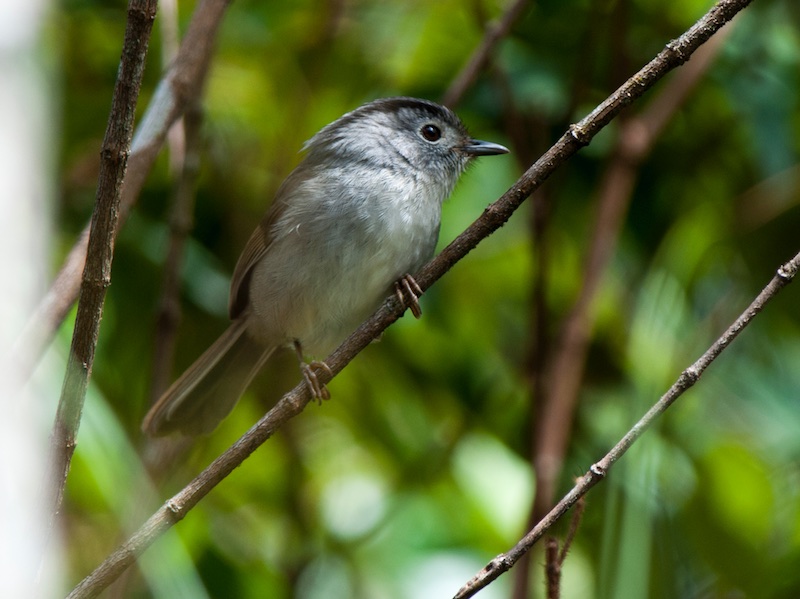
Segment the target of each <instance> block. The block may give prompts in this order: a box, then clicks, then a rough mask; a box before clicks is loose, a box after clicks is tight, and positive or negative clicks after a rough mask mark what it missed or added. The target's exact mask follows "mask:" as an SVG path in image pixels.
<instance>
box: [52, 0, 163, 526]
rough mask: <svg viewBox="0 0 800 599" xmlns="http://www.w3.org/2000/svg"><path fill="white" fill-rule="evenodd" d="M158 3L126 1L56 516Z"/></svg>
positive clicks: (64, 411) (57, 434)
mask: <svg viewBox="0 0 800 599" xmlns="http://www.w3.org/2000/svg"><path fill="white" fill-rule="evenodd" d="M157 6H158V2H157V0H130V3H129V4H128V20H127V25H126V27H125V39H124V42H123V47H122V57H121V59H120V67H119V73H118V75H117V81H116V84H115V85H114V95H113V97H112V100H111V113H110V115H109V119H108V126H107V128H106V133H105V137H104V139H103V145H102V149H101V151H100V156H101V162H100V175H99V177H98V183H97V196H96V200H95V208H94V212H93V213H92V222H91V228H90V232H89V238H88V253H87V259H86V268H85V269H84V271H83V281H82V283H81V289H80V301H79V302H78V315H77V318H76V320H75V332H74V334H73V337H72V347H71V350H70V353H69V359H68V361H67V371H66V375H65V377H64V386H63V388H62V391H61V399H60V401H59V404H58V410H57V412H56V421H55V425H54V427H53V436H52V438H51V453H52V468H53V471H52V473H51V474H52V477H53V478H52V481H51V485H52V492H53V494H54V496H53V503H52V506H51V507H52V513H53V515H55V514H56V513H57V512H58V510H59V508H60V506H61V498H62V495H63V491H64V485H65V484H66V480H67V474H68V472H69V466H70V462H71V460H72V454H73V452H74V450H75V439H76V437H77V435H78V426H79V425H80V418H81V413H82V412H83V402H84V399H85V397H86V388H87V386H88V384H89V376H90V375H91V372H92V363H93V362H94V352H95V347H96V345H97V337H98V333H99V331H100V319H101V318H102V315H103V302H104V301H105V296H106V289H107V288H108V286H109V285H110V284H111V263H112V260H113V257H114V240H115V238H116V234H117V222H118V219H119V204H120V198H121V195H122V191H121V190H122V181H123V179H124V178H125V170H126V166H127V163H128V154H129V152H130V146H131V137H132V135H133V118H134V114H135V111H136V102H137V100H138V98H139V89H140V87H141V83H142V74H143V73H144V65H145V58H146V57H147V48H148V44H149V41H150V32H151V30H152V28H153V21H154V20H155V17H156V7H157Z"/></svg>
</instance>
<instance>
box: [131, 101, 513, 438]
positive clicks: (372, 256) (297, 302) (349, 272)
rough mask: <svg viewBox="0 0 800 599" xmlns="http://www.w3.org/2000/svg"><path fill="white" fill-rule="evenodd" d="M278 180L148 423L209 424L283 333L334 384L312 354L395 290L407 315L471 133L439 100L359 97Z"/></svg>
mask: <svg viewBox="0 0 800 599" xmlns="http://www.w3.org/2000/svg"><path fill="white" fill-rule="evenodd" d="M303 151H304V153H305V155H304V158H303V159H302V160H301V161H300V163H299V164H298V166H297V167H296V168H295V169H294V170H293V171H292V172H291V173H290V174H289V175H288V177H287V178H286V179H285V181H284V182H283V183H282V184H281V186H280V187H279V189H278V191H277V192H276V194H275V197H274V199H273V201H272V203H271V205H270V207H269V209H268V210H267V212H266V214H265V216H264V218H263V220H262V221H261V223H260V224H259V225H258V227H257V228H256V230H255V231H254V232H253V234H252V236H251V237H250V239H249V241H248V242H247V244H246V245H245V247H244V250H243V251H242V254H241V256H240V258H239V260H238V262H237V264H236V267H235V268H234V271H233V276H232V279H231V287H230V296H229V303H228V313H229V316H230V319H231V323H230V325H229V326H228V328H227V329H226V330H225V331H224V332H223V333H222V335H221V336H220V337H219V338H218V339H217V340H216V341H215V342H214V343H213V344H212V345H211V346H210V347H209V348H208V349H207V350H206V351H205V352H204V353H203V354H202V355H201V356H200V357H199V358H198V359H197V360H196V361H195V362H194V364H192V365H191V366H190V367H189V368H188V369H187V370H186V371H185V372H184V373H183V374H182V375H181V376H180V377H179V378H178V379H177V380H176V381H175V382H174V383H173V384H172V385H171V386H170V387H169V388H168V389H167V391H166V392H164V394H163V395H162V396H161V397H160V398H159V399H158V401H157V402H156V403H155V404H154V405H153V406H152V408H151V409H150V410H149V412H148V413H147V415H146V416H145V418H144V421H143V423H142V429H143V431H144V432H145V433H146V434H148V435H151V436H162V435H166V434H170V433H173V432H180V433H182V434H184V435H192V436H194V435H201V434H207V433H210V432H211V431H213V430H214V429H215V428H216V426H217V425H218V424H219V423H220V422H221V421H222V420H223V419H224V418H225V417H226V416H227V415H228V414H229V413H230V412H231V410H232V409H233V407H234V406H235V404H236V403H237V401H238V400H239V398H240V396H241V395H242V394H243V393H244V392H245V390H246V389H247V387H248V385H249V384H250V382H251V381H252V379H253V377H254V376H255V375H256V374H257V373H258V371H259V370H260V369H261V368H262V367H263V365H264V363H265V362H266V361H267V360H268V359H269V358H270V356H271V355H272V354H273V352H274V351H275V350H276V348H278V347H282V346H288V347H291V348H294V350H295V352H296V354H297V356H298V360H299V362H300V369H301V373H302V375H303V378H304V379H305V381H306V383H307V384H308V386H309V388H310V390H311V394H312V396H314V397H316V398H319V399H327V398H328V397H329V392H328V390H327V388H326V387H325V386H324V385H321V384H320V383H319V381H318V380H317V372H320V371H321V370H322V371H325V370H327V371H329V369H328V367H327V365H326V364H325V363H324V362H321V361H312V362H310V363H307V362H306V361H305V357H306V356H307V355H309V356H327V355H328V353H329V352H330V351H332V350H333V349H335V348H336V347H337V346H338V345H339V344H340V343H341V342H342V341H344V339H346V337H347V336H348V335H349V334H350V333H352V332H353V331H354V330H355V329H356V328H357V326H358V325H359V324H360V323H361V322H362V321H363V320H365V319H366V318H367V317H368V316H369V315H370V314H372V313H373V312H374V311H375V310H376V309H377V308H378V306H379V305H380V303H381V302H382V301H383V300H384V299H385V298H386V297H387V296H388V295H390V294H391V293H396V294H397V295H398V296H399V297H400V299H401V300H403V301H404V303H405V305H406V306H407V307H408V308H410V309H411V311H412V312H413V313H414V315H415V316H416V317H419V315H420V313H421V311H420V309H419V304H418V301H417V298H418V296H420V295H421V293H422V291H421V289H420V288H419V286H418V285H417V284H416V282H415V281H414V279H413V276H412V273H415V272H417V271H418V270H419V269H420V268H421V267H422V266H423V265H424V264H425V263H426V262H428V261H429V260H430V259H431V258H432V257H433V254H434V250H435V247H436V243H437V240H438V236H439V229H440V222H441V209H442V204H443V202H444V201H445V200H446V199H447V198H448V197H449V196H450V194H451V192H452V191H453V188H454V187H455V185H456V182H457V181H458V179H459V177H460V175H461V174H462V173H463V172H464V170H465V169H466V167H467V165H468V164H469V163H470V162H471V161H472V160H473V159H474V158H476V157H479V156H491V155H497V154H505V153H507V152H508V149H507V148H505V147H504V146H502V145H500V144H497V143H492V142H487V141H482V140H478V139H474V138H472V137H471V136H470V134H469V133H468V131H467V128H466V127H465V125H464V124H463V123H462V121H461V120H460V119H459V117H458V116H457V115H456V114H455V113H454V112H453V111H452V110H450V109H449V108H446V107H445V106H442V105H440V104H437V103H435V102H432V101H429V100H424V99H419V98H411V97H392V98H382V99H378V100H374V101H371V102H368V103H366V104H364V105H362V106H360V107H358V108H356V109H355V110H352V111H351V112H348V113H347V114H345V115H343V116H342V117H340V118H339V119H337V120H335V121H334V122H332V123H330V124H329V125H327V126H325V127H323V128H322V129H321V130H320V131H319V132H318V133H316V134H315V135H314V136H313V137H312V138H311V139H309V140H308V141H307V142H306V143H305V145H304V146H303Z"/></svg>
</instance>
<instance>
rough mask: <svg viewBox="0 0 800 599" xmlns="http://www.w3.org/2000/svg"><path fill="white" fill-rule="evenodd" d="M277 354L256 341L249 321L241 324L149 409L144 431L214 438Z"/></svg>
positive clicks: (213, 345)
mask: <svg viewBox="0 0 800 599" xmlns="http://www.w3.org/2000/svg"><path fill="white" fill-rule="evenodd" d="M273 351H275V348H274V347H269V348H264V347H263V346H262V345H259V344H258V343H256V342H255V341H253V340H252V339H251V338H250V336H249V335H248V334H247V333H246V331H245V319H243V318H241V319H237V320H236V321H234V322H233V323H232V324H231V326H229V327H228V329H227V330H226V331H225V332H224V333H222V335H221V336H220V338H219V339H217V340H216V341H215V342H214V343H213V344H212V345H211V347H209V348H208V349H207V350H206V351H205V352H204V353H203V355H202V356H200V357H199V358H198V359H197V360H196V361H195V363H194V364H192V365H191V366H190V367H189V368H188V369H187V370H186V372H184V373H183V374H182V375H181V377H180V378H179V379H178V380H177V381H175V382H174V383H173V384H172V386H171V387H170V388H169V389H167V391H166V392H165V393H164V394H163V395H162V396H161V398H160V399H159V400H158V401H157V402H156V403H155V405H154V406H153V407H152V408H150V411H149V412H148V413H147V416H145V418H144V422H143V423H142V430H143V431H144V432H145V433H147V434H148V435H152V436H161V435H166V434H168V433H171V432H174V431H180V432H182V433H184V434H187V435H200V434H203V433H209V432H211V431H212V430H214V428H215V427H216V426H217V425H218V424H219V423H220V422H221V421H222V419H223V418H225V416H227V415H228V414H229V413H230V411H231V410H232V409H233V406H235V405H236V402H237V401H239V398H240V397H241V396H242V394H243V393H244V391H245V389H246V388H247V386H248V385H249V384H250V381H252V380H253V377H254V376H255V375H256V373H257V372H258V371H259V370H260V369H261V367H262V366H263V365H264V363H265V362H266V361H267V359H268V358H269V357H270V355H272V352H273Z"/></svg>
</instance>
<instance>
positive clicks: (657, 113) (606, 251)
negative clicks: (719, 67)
mask: <svg viewBox="0 0 800 599" xmlns="http://www.w3.org/2000/svg"><path fill="white" fill-rule="evenodd" d="M727 31H728V30H725V31H722V32H720V34H719V35H717V36H715V37H714V38H713V39H711V40H710V41H709V42H708V43H707V44H705V45H704V46H703V47H702V48H700V49H699V50H698V51H697V53H696V55H695V56H694V57H693V58H694V60H692V62H691V63H689V64H688V65H687V66H686V68H684V69H681V70H680V72H678V73H676V75H675V77H674V78H672V79H671V80H670V81H669V82H668V83H667V84H666V85H665V86H664V88H663V90H662V92H661V93H659V94H658V96H657V97H656V98H655V100H654V101H653V102H652V103H651V104H650V105H649V106H647V107H646V108H645V109H644V110H643V111H642V112H641V114H639V115H637V116H635V117H633V118H630V119H628V120H626V122H625V123H624V124H623V125H622V126H621V128H620V136H619V142H618V146H617V149H616V151H615V152H614V159H613V160H612V162H611V164H610V165H609V166H608V169H607V170H606V175H605V177H604V178H603V181H602V183H601V185H600V191H599V194H598V210H597V216H596V218H595V227H594V230H593V232H592V238H591V242H590V243H589V249H588V251H587V259H586V266H585V269H584V276H583V286H582V287H581V290H580V292H579V294H578V297H577V298H576V300H575V304H574V305H573V307H572V309H571V311H570V313H569V315H568V316H567V318H566V320H565V322H564V324H563V326H562V329H561V332H560V335H559V338H558V340H557V342H556V344H555V349H554V355H553V358H552V361H551V363H550V364H549V368H547V370H548V373H547V374H546V375H545V378H546V380H547V381H549V383H550V384H549V388H548V389H547V392H546V393H545V395H544V396H542V397H540V400H539V401H540V402H541V407H540V410H539V412H540V413H539V415H538V417H537V419H536V421H537V426H536V430H535V432H534V435H533V437H534V439H535V442H534V443H535V445H534V452H533V455H534V470H535V471H536V498H535V502H534V506H533V507H532V509H533V519H532V521H533V522H537V521H538V520H539V519H540V518H541V517H542V516H543V515H544V514H545V513H546V512H547V510H549V509H550V507H551V506H552V504H553V499H554V498H555V494H556V487H557V484H558V479H559V476H560V473H561V464H562V463H563V460H564V455H565V453H566V450H567V445H568V442H569V436H570V430H571V428H572V422H573V416H574V413H575V409H576V407H577V403H578V395H579V391H580V385H581V382H582V380H583V370H584V367H585V362H586V354H587V348H588V344H589V341H590V339H591V332H592V329H593V328H594V311H593V310H592V306H593V305H594V300H595V297H596V295H597V292H598V290H599V288H600V283H601V281H602V280H603V276H604V274H605V272H606V268H607V266H608V263H609V261H610V259H611V256H612V254H613V251H614V248H615V246H616V243H617V238H618V237H619V232H620V230H621V228H622V223H623V221H624V218H625V214H626V213H627V210H628V206H629V204H630V199H631V196H632V195H633V189H634V184H635V180H636V176H637V169H638V168H639V165H640V164H641V163H642V162H643V161H644V159H645V158H646V157H647V156H648V155H649V153H650V150H651V149H652V147H653V145H654V143H655V142H656V140H657V139H658V136H659V134H660V133H661V131H662V130H663V129H664V127H665V126H666V124H667V123H668V122H669V120H670V119H671V118H672V116H673V115H674V114H675V113H676V112H677V110H678V108H679V107H680V106H681V105H682V104H683V102H684V101H685V100H686V98H687V96H688V95H689V93H690V91H691V90H693V89H694V87H695V86H696V85H697V83H698V82H699V81H700V79H701V78H702V77H703V75H704V74H705V73H706V72H707V71H708V67H709V66H710V65H711V62H712V60H713V58H714V57H715V56H716V53H717V51H718V50H719V49H720V48H721V46H722V42H723V41H724V39H725V35H726V32H727Z"/></svg>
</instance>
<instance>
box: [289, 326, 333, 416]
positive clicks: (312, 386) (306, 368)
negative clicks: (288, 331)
mask: <svg viewBox="0 0 800 599" xmlns="http://www.w3.org/2000/svg"><path fill="white" fill-rule="evenodd" d="M293 345H294V352H295V354H297V360H298V361H299V362H300V372H302V373H303V378H304V379H305V381H306V385H308V390H309V391H311V397H313V398H314V399H316V400H317V401H319V403H320V404H321V403H322V400H323V399H330V398H331V392H330V391H328V388H327V387H326V386H325V385H324V384H323V383H320V382H319V378H318V377H317V373H316V370H324V371H325V372H327V373H328V374H329V375H330V376H333V371H332V370H331V369H330V366H328V365H327V364H326V363H325V362H323V361H321V360H313V361H311V362H309V363H306V361H305V360H304V359H303V346H302V345H301V344H300V340H299V339H295V340H294V342H293Z"/></svg>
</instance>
